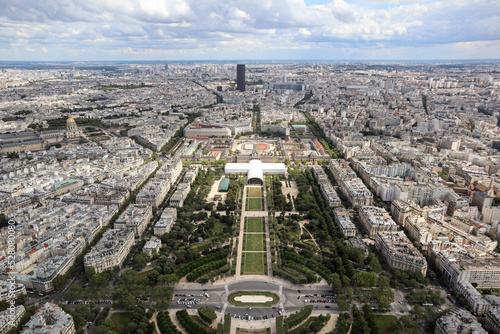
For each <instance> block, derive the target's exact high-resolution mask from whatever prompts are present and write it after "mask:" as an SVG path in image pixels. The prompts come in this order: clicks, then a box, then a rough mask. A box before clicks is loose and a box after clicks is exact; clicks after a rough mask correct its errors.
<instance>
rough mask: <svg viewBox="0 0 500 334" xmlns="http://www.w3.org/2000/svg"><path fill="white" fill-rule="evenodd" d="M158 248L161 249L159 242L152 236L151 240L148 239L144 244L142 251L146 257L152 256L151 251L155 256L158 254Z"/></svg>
mask: <svg viewBox="0 0 500 334" xmlns="http://www.w3.org/2000/svg"><path fill="white" fill-rule="evenodd" d="M160 247H161V240H160V239H158V238H157V237H155V236H152V237H151V239H149V240H148V241H147V242H146V244H145V245H144V248H143V249H142V250H143V251H144V252H145V253H146V254H148V256H153V251H156V254H158V252H159V251H160Z"/></svg>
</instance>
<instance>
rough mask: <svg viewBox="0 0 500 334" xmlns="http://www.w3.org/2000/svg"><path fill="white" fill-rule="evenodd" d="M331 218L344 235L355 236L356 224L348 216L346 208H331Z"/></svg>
mask: <svg viewBox="0 0 500 334" xmlns="http://www.w3.org/2000/svg"><path fill="white" fill-rule="evenodd" d="M333 220H334V221H335V224H337V227H338V228H339V229H340V231H341V232H342V234H343V235H344V237H355V236H356V226H354V224H353V223H352V221H351V218H349V214H348V213H347V210H346V209H344V208H336V209H335V210H333Z"/></svg>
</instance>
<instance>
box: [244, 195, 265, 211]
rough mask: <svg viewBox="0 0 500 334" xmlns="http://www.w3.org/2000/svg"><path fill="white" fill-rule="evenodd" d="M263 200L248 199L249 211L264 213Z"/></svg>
mask: <svg viewBox="0 0 500 334" xmlns="http://www.w3.org/2000/svg"><path fill="white" fill-rule="evenodd" d="M262 202H263V198H262V197H256V198H247V211H262V210H264V208H263V207H262Z"/></svg>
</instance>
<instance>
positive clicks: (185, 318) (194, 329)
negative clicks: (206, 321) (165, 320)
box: [175, 310, 209, 334]
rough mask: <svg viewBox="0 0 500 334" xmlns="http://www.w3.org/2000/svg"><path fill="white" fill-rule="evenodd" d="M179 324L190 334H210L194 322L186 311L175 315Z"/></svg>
mask: <svg viewBox="0 0 500 334" xmlns="http://www.w3.org/2000/svg"><path fill="white" fill-rule="evenodd" d="M175 314H176V316H177V319H178V320H179V323H180V324H181V325H182V327H183V328H184V329H185V330H186V332H188V333H189V334H209V333H208V332H207V331H206V330H205V328H203V327H201V326H200V325H198V324H197V323H196V322H194V320H193V319H191V317H190V316H189V314H188V313H187V311H186V310H180V311H177V313H175Z"/></svg>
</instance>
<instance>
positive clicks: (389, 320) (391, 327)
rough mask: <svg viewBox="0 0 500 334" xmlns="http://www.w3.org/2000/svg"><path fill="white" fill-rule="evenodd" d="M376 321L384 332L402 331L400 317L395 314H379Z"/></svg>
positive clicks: (385, 333)
mask: <svg viewBox="0 0 500 334" xmlns="http://www.w3.org/2000/svg"><path fill="white" fill-rule="evenodd" d="M375 322H376V323H377V325H378V327H379V328H380V332H381V333H382V334H392V333H399V332H400V331H401V324H400V323H399V320H398V318H396V317H395V316H393V315H377V317H376V318H375Z"/></svg>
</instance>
